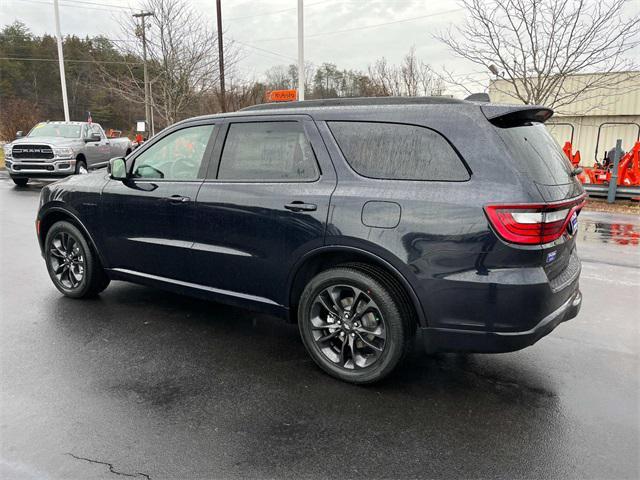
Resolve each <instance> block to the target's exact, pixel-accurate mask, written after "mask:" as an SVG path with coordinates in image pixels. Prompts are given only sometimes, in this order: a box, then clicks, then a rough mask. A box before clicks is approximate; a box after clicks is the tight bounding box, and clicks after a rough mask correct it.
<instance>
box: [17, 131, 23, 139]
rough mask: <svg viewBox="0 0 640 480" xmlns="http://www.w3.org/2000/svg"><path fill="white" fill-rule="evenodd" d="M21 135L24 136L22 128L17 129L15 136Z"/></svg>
mask: <svg viewBox="0 0 640 480" xmlns="http://www.w3.org/2000/svg"><path fill="white" fill-rule="evenodd" d="M22 137H24V132H23V131H22V130H18V131H17V132H16V138H22Z"/></svg>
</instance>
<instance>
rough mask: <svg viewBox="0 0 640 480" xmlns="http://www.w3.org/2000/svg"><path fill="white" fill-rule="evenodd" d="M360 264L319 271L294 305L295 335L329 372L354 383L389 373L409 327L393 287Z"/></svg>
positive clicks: (407, 342) (406, 343) (407, 343)
mask: <svg viewBox="0 0 640 480" xmlns="http://www.w3.org/2000/svg"><path fill="white" fill-rule="evenodd" d="M365 267H366V266H365ZM365 267H363V268H358V266H357V265H347V266H340V267H335V268H332V269H329V270H325V271H324V272H321V273H319V274H318V275H316V276H315V277H314V278H313V279H312V280H311V281H310V282H309V283H308V284H307V286H306V288H305V289H304V291H303V293H302V296H301V297H300V302H299V306H298V325H299V328H300V334H301V337H302V340H303V342H304V344H305V347H306V348H307V351H308V352H309V354H310V355H311V357H312V358H313V360H314V361H315V362H316V363H317V364H318V365H319V366H320V367H321V368H322V369H323V370H325V371H326V372H327V373H329V374H330V375H333V376H334V377H337V378H340V379H341V380H345V381H348V382H352V383H360V384H365V383H373V382H376V381H379V380H381V379H382V378H384V377H385V376H387V375H388V374H389V373H391V371H392V370H393V369H394V368H395V367H396V366H397V365H398V363H399V362H400V361H401V360H402V359H403V358H404V357H405V355H406V354H407V352H408V351H409V350H410V347H411V345H412V341H413V333H414V331H415V328H413V325H412V323H411V322H412V320H413V318H412V316H411V315H409V314H408V312H409V308H410V307H409V306H408V305H405V304H404V303H403V302H406V298H405V296H404V295H402V294H400V292H399V289H398V287H397V285H395V284H391V282H390V281H389V279H388V278H387V277H385V276H384V275H382V274H379V273H378V272H376V271H375V270H371V269H370V268H368V267H366V268H365Z"/></svg>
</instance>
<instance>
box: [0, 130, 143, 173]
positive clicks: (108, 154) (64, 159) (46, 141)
mask: <svg viewBox="0 0 640 480" xmlns="http://www.w3.org/2000/svg"><path fill="white" fill-rule="evenodd" d="M16 137H17V138H16V140H14V141H13V142H11V143H8V144H6V145H5V146H4V158H5V163H6V165H7V170H8V171H9V175H11V178H12V179H13V181H14V183H15V184H16V185H18V186H24V185H26V184H27V182H28V181H29V179H30V178H51V177H53V178H55V177H66V176H68V175H73V174H76V173H87V171H88V170H90V169H92V168H97V167H99V166H101V165H106V163H107V162H108V161H109V160H110V159H111V158H113V157H124V156H126V155H128V154H129V153H131V151H132V150H133V145H132V143H131V140H129V139H128V138H126V137H123V138H109V137H107V136H106V135H105V133H104V130H102V127H101V126H100V125H99V124H97V123H89V122H43V123H39V124H37V125H36V126H35V127H33V128H32V129H31V131H30V132H29V133H28V134H27V135H26V136H23V135H22V132H18V133H17V134H16Z"/></svg>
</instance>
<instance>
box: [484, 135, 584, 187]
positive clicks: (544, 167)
mask: <svg viewBox="0 0 640 480" xmlns="http://www.w3.org/2000/svg"><path fill="white" fill-rule="evenodd" d="M497 131H498V134H499V135H500V137H501V138H502V140H503V141H504V143H505V144H506V146H507V149H508V151H509V153H510V157H511V160H512V161H513V162H514V163H515V164H516V166H517V167H518V170H520V171H521V172H522V173H524V174H525V175H527V176H528V177H529V178H531V179H532V180H533V181H534V182H538V183H541V184H544V185H559V184H565V183H569V182H571V170H572V168H571V164H570V163H569V160H568V159H567V157H566V156H565V155H564V153H563V152H562V149H561V148H560V146H559V145H558V144H557V143H556V141H555V140H554V139H553V137H552V136H551V135H550V134H549V132H548V131H547V129H546V128H545V127H544V125H542V124H541V123H533V124H529V125H522V126H518V127H510V128H497Z"/></svg>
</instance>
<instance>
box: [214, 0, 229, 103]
mask: <svg viewBox="0 0 640 480" xmlns="http://www.w3.org/2000/svg"><path fill="white" fill-rule="evenodd" d="M216 11H217V14H218V62H219V64H220V106H221V107H222V111H223V112H226V111H227V102H226V100H225V91H224V48H223V45H222V5H221V4H220V0H216Z"/></svg>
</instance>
